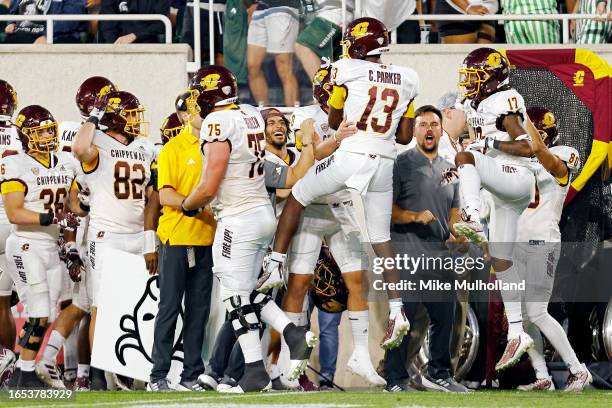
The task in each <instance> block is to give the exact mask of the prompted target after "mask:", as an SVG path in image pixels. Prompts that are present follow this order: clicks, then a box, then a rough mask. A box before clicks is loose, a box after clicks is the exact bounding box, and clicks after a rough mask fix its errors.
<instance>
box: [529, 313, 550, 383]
mask: <svg viewBox="0 0 612 408" xmlns="http://www.w3.org/2000/svg"><path fill="white" fill-rule="evenodd" d="M524 326H525V331H526V332H527V333H528V334H529V335H530V336H531V338H532V339H533V343H534V345H533V347H532V348H531V349H529V351H528V354H529V359H530V360H531V366H532V367H533V370H534V371H535V375H536V378H537V379H538V380H543V379H547V378H549V377H550V374H549V373H548V368H547V367H546V361H545V360H544V356H543V355H542V353H543V352H544V343H543V342H542V335H541V334H540V329H538V327H537V326H536V325H535V324H533V323H532V322H525V325H524Z"/></svg>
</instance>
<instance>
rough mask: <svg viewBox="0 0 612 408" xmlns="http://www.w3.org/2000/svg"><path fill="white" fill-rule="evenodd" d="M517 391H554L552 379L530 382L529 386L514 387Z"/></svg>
mask: <svg viewBox="0 0 612 408" xmlns="http://www.w3.org/2000/svg"><path fill="white" fill-rule="evenodd" d="M516 389H517V390H519V391H554V390H555V384H554V383H553V382H552V378H550V377H549V378H540V379H537V380H535V381H534V382H532V383H531V384H525V385H519V386H518V387H516Z"/></svg>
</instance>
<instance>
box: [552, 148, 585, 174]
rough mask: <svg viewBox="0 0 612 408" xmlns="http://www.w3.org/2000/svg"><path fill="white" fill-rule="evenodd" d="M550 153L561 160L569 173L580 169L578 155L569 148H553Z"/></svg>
mask: <svg viewBox="0 0 612 408" xmlns="http://www.w3.org/2000/svg"><path fill="white" fill-rule="evenodd" d="M549 150H550V152H551V153H552V154H554V155H555V156H557V157H558V158H560V159H561V160H563V161H564V162H565V164H567V168H568V169H569V170H570V171H575V170H577V169H578V168H579V167H580V153H578V150H576V149H574V148H573V147H569V146H553V147H551V148H550V149H549Z"/></svg>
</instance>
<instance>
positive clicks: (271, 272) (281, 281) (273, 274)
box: [255, 257, 285, 293]
mask: <svg viewBox="0 0 612 408" xmlns="http://www.w3.org/2000/svg"><path fill="white" fill-rule="evenodd" d="M284 267H285V265H284V263H283V262H280V261H277V260H273V259H271V258H269V257H266V259H265V260H264V265H263V273H262V275H261V276H260V277H259V279H257V285H256V286H255V290H256V291H258V292H261V293H268V292H269V291H270V290H272V289H274V288H280V287H282V286H285V278H284V274H283V270H284Z"/></svg>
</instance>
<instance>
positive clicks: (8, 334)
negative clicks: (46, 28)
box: [0, 80, 21, 385]
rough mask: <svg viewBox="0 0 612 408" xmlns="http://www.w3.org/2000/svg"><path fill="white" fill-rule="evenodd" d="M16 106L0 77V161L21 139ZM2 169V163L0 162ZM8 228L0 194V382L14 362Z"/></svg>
mask: <svg viewBox="0 0 612 408" xmlns="http://www.w3.org/2000/svg"><path fill="white" fill-rule="evenodd" d="M15 109H17V93H16V92H15V89H13V87H12V86H11V84H9V83H8V82H6V81H4V80H0V160H3V159H4V157H8V156H10V155H13V154H17V153H18V152H20V151H21V141H20V140H19V136H18V135H17V130H16V129H15V127H14V126H13V124H12V122H11V120H12V118H13V113H14V112H15ZM0 166H1V168H2V171H4V164H3V163H0ZM10 231H11V224H10V222H9V220H8V217H7V216H6V211H5V209H4V204H3V202H2V199H1V197H0V385H1V384H2V383H3V382H4V380H6V379H7V378H8V377H9V376H10V374H11V373H12V371H13V366H14V365H15V353H13V347H14V346H15V321H14V320H13V314H12V313H11V294H12V292H13V280H12V279H11V275H10V273H9V271H8V269H7V264H6V256H5V253H4V251H5V247H6V239H7V238H8V236H9V233H10Z"/></svg>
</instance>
